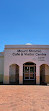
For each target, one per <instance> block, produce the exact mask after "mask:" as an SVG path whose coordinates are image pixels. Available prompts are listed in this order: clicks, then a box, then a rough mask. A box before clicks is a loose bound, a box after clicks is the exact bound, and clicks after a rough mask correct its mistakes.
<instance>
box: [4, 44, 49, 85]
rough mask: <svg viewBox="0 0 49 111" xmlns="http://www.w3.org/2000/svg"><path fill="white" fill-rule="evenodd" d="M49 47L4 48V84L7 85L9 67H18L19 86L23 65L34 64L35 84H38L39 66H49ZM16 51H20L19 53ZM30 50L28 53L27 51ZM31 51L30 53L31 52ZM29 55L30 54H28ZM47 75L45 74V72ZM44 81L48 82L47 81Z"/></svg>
mask: <svg viewBox="0 0 49 111" xmlns="http://www.w3.org/2000/svg"><path fill="white" fill-rule="evenodd" d="M48 47H49V46H47V48H46V46H38V47H37V46H33V45H31V46H26V45H24V46H23V45H22V46H21V45H20V46H19V45H18V46H17V45H16V46H7V47H6V46H5V50H4V81H3V82H4V84H9V66H10V65H11V64H17V65H18V66H19V84H23V64H24V63H25V62H34V63H35V64H36V84H40V66H41V65H42V64H47V65H49V48H48ZM18 50H21V51H20V52H19V51H18ZM29 50H30V51H29ZM31 50H32V51H31ZM30 53H31V54H30ZM46 73H47V72H46ZM47 78H48V77H46V81H49V79H47Z"/></svg>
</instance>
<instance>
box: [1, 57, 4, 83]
mask: <svg viewBox="0 0 49 111" xmlns="http://www.w3.org/2000/svg"><path fill="white" fill-rule="evenodd" d="M3 74H4V57H0V82H3Z"/></svg>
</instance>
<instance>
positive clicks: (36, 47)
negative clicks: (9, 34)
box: [5, 45, 49, 49]
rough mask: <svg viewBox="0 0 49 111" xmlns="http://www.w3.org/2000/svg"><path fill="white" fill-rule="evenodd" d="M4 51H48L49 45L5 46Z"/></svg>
mask: <svg viewBox="0 0 49 111" xmlns="http://www.w3.org/2000/svg"><path fill="white" fill-rule="evenodd" d="M5 49H49V45H5Z"/></svg>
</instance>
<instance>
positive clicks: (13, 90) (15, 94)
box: [0, 85, 49, 111]
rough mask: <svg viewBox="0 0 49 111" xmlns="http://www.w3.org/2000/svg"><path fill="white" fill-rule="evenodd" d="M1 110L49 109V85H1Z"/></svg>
mask: <svg viewBox="0 0 49 111" xmlns="http://www.w3.org/2000/svg"><path fill="white" fill-rule="evenodd" d="M0 111H49V86H38V85H36V86H34V85H33V86H32V85H27V86H25V85H24V86H23V85H17V86H16V85H15V86H14V85H11V86H7V85H6V86H4V85H0Z"/></svg>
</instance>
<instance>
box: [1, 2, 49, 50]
mask: <svg viewBox="0 0 49 111" xmlns="http://www.w3.org/2000/svg"><path fill="white" fill-rule="evenodd" d="M26 43H31V44H41V45H42V44H45V45H49V0H0V51H3V50H4V45H8V44H26Z"/></svg>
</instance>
